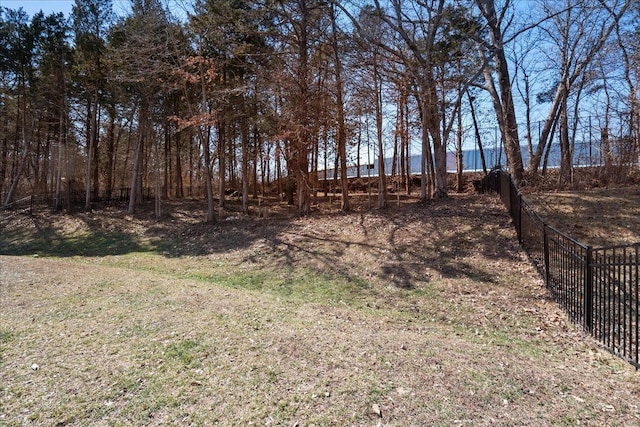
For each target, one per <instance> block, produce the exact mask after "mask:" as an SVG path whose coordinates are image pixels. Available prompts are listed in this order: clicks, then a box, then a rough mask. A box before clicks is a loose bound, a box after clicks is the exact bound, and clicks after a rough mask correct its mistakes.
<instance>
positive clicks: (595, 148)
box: [327, 142, 602, 177]
mask: <svg viewBox="0 0 640 427" xmlns="http://www.w3.org/2000/svg"><path fill="white" fill-rule="evenodd" d="M521 151H522V162H523V164H524V166H525V168H526V167H527V166H528V165H529V152H528V149H527V147H524V146H523V147H521ZM484 157H485V162H486V164H487V169H491V168H492V167H494V166H496V165H506V163H507V160H506V159H507V157H506V155H505V153H504V150H503V149H502V148H496V147H488V148H485V149H484ZM462 159H463V164H464V168H463V170H464V171H465V172H473V171H481V170H482V160H481V157H480V151H479V150H478V149H474V150H463V151H462ZM409 160H410V170H411V173H412V174H417V173H420V170H421V168H420V156H419V155H413V156H410V157H409ZM543 161H544V157H543ZM384 163H385V166H384V167H385V172H386V173H387V175H390V174H391V173H390V171H391V164H392V159H391V158H386V159H385V161H384ZM601 163H602V153H601V151H600V144H599V143H591V144H590V143H588V142H584V143H583V142H580V143H579V142H576V143H575V148H574V154H573V164H574V166H577V167H580V166H597V165H600V164H601ZM540 166H541V167H542V163H541V164H540ZM559 166H560V146H559V145H557V144H555V145H552V147H551V150H550V151H549V156H548V161H547V167H549V168H555V167H559ZM456 169H457V168H456V156H455V153H454V152H452V151H449V152H447V170H448V171H449V172H455V171H456ZM356 171H357V167H356V166H351V167H349V168H348V171H347V174H348V176H349V177H354V176H357V174H356ZM367 175H371V176H376V175H378V162H377V161H374V162H373V164H372V165H371V166H370V167H367V165H366V164H361V165H360V176H367ZM327 176H331V177H333V170H328V171H327Z"/></svg>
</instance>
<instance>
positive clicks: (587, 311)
mask: <svg viewBox="0 0 640 427" xmlns="http://www.w3.org/2000/svg"><path fill="white" fill-rule="evenodd" d="M584 267H585V268H584V328H585V330H586V331H588V332H592V331H593V247H592V246H587V252H586V257H585V266H584Z"/></svg>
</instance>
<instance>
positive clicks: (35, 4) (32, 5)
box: [0, 0, 74, 17]
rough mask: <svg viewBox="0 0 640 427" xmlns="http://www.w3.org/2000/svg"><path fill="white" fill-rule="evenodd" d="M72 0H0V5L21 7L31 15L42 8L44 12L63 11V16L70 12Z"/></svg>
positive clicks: (13, 7)
mask: <svg viewBox="0 0 640 427" xmlns="http://www.w3.org/2000/svg"><path fill="white" fill-rule="evenodd" d="M73 3H74V0H0V6H2V7H6V8H8V9H19V8H22V9H24V11H25V12H26V13H27V15H29V16H30V17H32V16H33V15H35V14H36V13H38V12H40V10H42V11H43V12H44V13H45V14H47V15H48V14H49V13H53V12H63V13H64V14H65V16H69V15H70V14H71V8H72V7H73Z"/></svg>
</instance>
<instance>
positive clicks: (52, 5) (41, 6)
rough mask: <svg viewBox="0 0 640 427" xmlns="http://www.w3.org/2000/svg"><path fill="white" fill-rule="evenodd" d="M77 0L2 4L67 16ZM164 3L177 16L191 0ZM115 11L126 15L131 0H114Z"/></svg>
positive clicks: (32, 12)
mask: <svg viewBox="0 0 640 427" xmlns="http://www.w3.org/2000/svg"><path fill="white" fill-rule="evenodd" d="M74 3H75V0H0V6H2V7H6V8H8V9H19V8H22V9H23V10H24V11H25V12H26V13H27V15H29V17H33V16H34V15H35V14H36V13H38V12H40V10H42V11H43V12H44V14H45V15H48V14H50V13H57V12H62V13H64V15H65V16H67V17H69V16H71V9H72V8H73V5H74ZM162 3H163V4H165V5H167V6H168V8H169V10H170V11H171V12H172V13H173V14H174V15H175V16H181V15H184V9H185V7H184V5H185V4H189V3H190V1H189V0H188V1H186V2H185V1H183V0H163V1H162ZM112 4H113V11H114V12H115V13H116V15H118V16H124V15H127V14H128V13H129V11H130V10H131V8H130V7H129V5H130V4H131V2H130V0H112Z"/></svg>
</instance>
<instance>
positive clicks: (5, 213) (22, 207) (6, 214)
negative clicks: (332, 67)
mask: <svg viewBox="0 0 640 427" xmlns="http://www.w3.org/2000/svg"><path fill="white" fill-rule="evenodd" d="M33 199H34V197H33V196H27V197H24V198H22V199H20V200H16V201H15V202H13V203H10V204H9V205H7V206H0V223H2V222H4V221H7V220H9V219H11V218H13V217H14V216H16V215H19V214H23V213H26V214H29V215H31V214H32V213H33V201H34V200H33Z"/></svg>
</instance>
